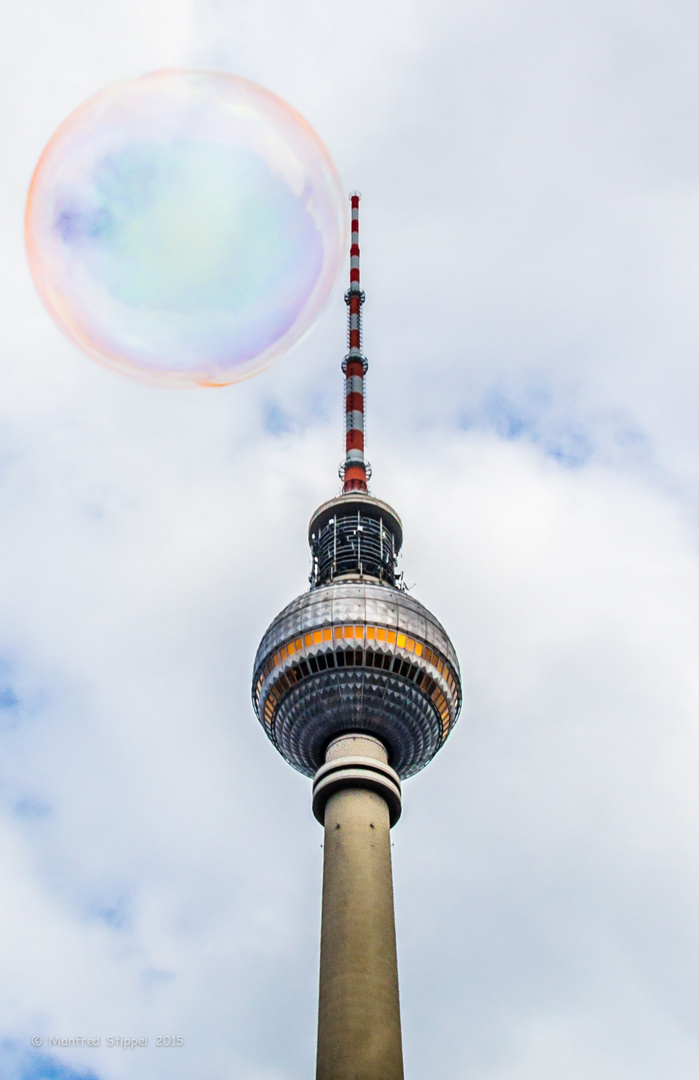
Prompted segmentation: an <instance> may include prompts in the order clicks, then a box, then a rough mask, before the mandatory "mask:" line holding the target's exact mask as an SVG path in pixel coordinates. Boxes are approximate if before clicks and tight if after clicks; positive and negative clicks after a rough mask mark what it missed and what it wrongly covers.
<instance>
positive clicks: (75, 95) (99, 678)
mask: <svg viewBox="0 0 699 1080" xmlns="http://www.w3.org/2000/svg"><path fill="white" fill-rule="evenodd" d="M698 23H699V19H698V17H697V14H696V12H695V10H694V8H693V7H692V6H691V5H689V4H685V3H682V2H680V0H673V2H672V3H670V4H669V5H668V4H665V5H662V6H661V5H660V4H659V3H657V2H655V3H653V2H650V0H648V2H645V3H641V4H634V5H631V4H627V3H624V2H622V0H614V2H613V3H612V4H611V5H609V4H606V5H602V4H595V3H589V2H587V3H583V2H582V0H578V2H576V3H571V4H566V5H562V4H554V3H545V2H543V0H529V2H527V3H525V4H524V5H522V4H511V3H508V2H506V0H495V2H493V3H487V4H486V3H469V4H466V5H451V4H449V3H447V2H446V0H440V2H439V3H438V4H436V5H432V7H431V8H425V6H424V5H422V6H421V5H418V4H416V3H408V4H401V5H395V4H392V3H384V4H379V5H377V4H373V5H369V4H364V3H360V4H355V5H352V6H350V7H348V6H347V5H344V4H339V3H325V4H319V3H311V2H306V3H298V4H295V5H292V6H291V7H290V6H289V5H286V6H284V5H281V4H279V3H277V2H276V0H275V2H274V3H272V2H270V0H265V2H264V3H257V4H252V3H231V4H228V5H216V4H214V3H213V2H212V3H208V4H204V3H200V4H197V5H193V6H192V7H190V8H187V7H186V6H185V5H184V4H182V5H172V4H169V5H162V4H160V3H156V2H155V0H147V2H146V3H145V4H140V5H133V4H128V3H127V4H126V5H124V4H122V5H120V6H118V7H117V6H115V5H113V4H111V5H110V4H107V5H106V6H105V5H102V6H101V7H94V5H93V6H89V5H87V6H86V5H84V4H82V3H76V2H74V0H71V3H70V4H68V5H65V4H64V5H63V6H62V7H61V9H60V11H59V10H58V9H57V8H52V7H48V6H47V5H46V4H45V3H44V2H43V0H33V2H32V3H30V4H29V5H25V7H24V8H22V9H19V8H17V9H16V10H15V11H14V12H13V14H12V17H11V22H8V25H7V26H6V30H7V33H6V35H5V38H4V41H5V44H4V63H3V71H4V72H5V76H4V78H5V80H6V94H5V98H4V100H5V102H6V104H5V107H4V109H3V120H4V122H5V130H6V131H7V132H8V135H7V136H6V139H7V141H8V144H9V142H10V140H11V141H12V145H13V153H12V155H10V156H8V159H7V161H6V163H5V166H4V168H3V170H2V177H1V182H2V184H3V195H4V198H3V204H2V205H3V208H4V209H3V211H2V213H1V214H0V230H1V235H2V238H3V249H4V250H5V251H6V253H7V259H6V262H5V265H4V268H3V270H2V279H1V280H2V289H3V296H4V298H5V300H6V305H5V309H6V314H5V317H4V319H3V323H2V327H1V328H0V339H1V341H2V361H1V362H0V492H1V494H2V507H3V520H2V525H1V526H0V597H2V601H1V603H0V660H2V663H1V664H0V706H2V707H1V708H0V718H2V721H3V722H2V724H1V725H0V742H1V743H2V754H1V755H0V807H1V808H2V812H1V814H0V842H1V843H2V848H3V857H2V858H3V867H4V871H3V882H2V886H1V887H0V907H1V908H2V910H3V912H5V918H4V919H3V920H2V925H3V930H2V938H1V939H0V948H1V951H2V964H1V965H0V967H1V968H2V972H3V974H2V975H1V976H0V1015H2V1017H3V1020H2V1026H1V1028H0V1037H2V1036H7V1037H8V1038H16V1039H17V1040H18V1044H17V1045H19V1046H21V1047H25V1045H27V1044H28V1040H29V1038H30V1037H31V1035H32V1034H34V1033H35V1032H37V1031H40V1032H41V1033H42V1034H44V1035H46V1036H48V1035H49V1034H51V1033H55V1034H63V1033H65V1034H71V1033H74V1032H77V1031H79V1030H81V1029H85V1030H84V1033H85V1034H89V1033H92V1031H93V1030H95V1031H97V1030H99V1032H101V1033H102V1034H103V1035H104V1036H106V1035H107V1034H109V1033H113V1034H123V1035H133V1034H137V1033H144V1034H145V1033H148V1034H149V1035H150V1036H151V1038H152V1037H154V1036H155V1035H156V1034H157V1033H158V1032H159V1031H161V1032H162V1033H165V1034H168V1033H169V1034H178V1033H181V1034H183V1035H184V1036H185V1040H186V1042H185V1046H184V1047H183V1048H181V1049H176V1048H173V1049H170V1050H168V1051H165V1050H162V1051H161V1050H156V1049H155V1048H154V1047H150V1048H149V1049H148V1051H147V1052H145V1053H144V1054H143V1055H142V1056H140V1057H138V1056H136V1052H135V1051H134V1052H133V1053H129V1054H127V1053H126V1052H123V1051H120V1052H119V1053H115V1052H113V1051H110V1052H109V1053H108V1052H107V1050H106V1048H104V1047H102V1048H100V1049H99V1050H98V1051H95V1052H94V1053H91V1054H90V1053H88V1052H85V1053H84V1052H83V1050H82V1049H80V1050H78V1049H74V1050H73V1051H69V1050H66V1051H63V1050H62V1051H60V1054H61V1056H60V1058H58V1060H59V1061H61V1062H63V1063H64V1064H66V1065H69V1064H70V1065H72V1067H73V1068H74V1069H76V1070H77V1071H78V1074H80V1070H83V1071H84V1070H86V1069H88V1068H92V1069H93V1070H95V1072H96V1073H97V1074H98V1076H99V1077H100V1080H106V1078H108V1077H115V1078H117V1077H129V1080H146V1078H148V1080H158V1078H159V1077H162V1078H163V1080H164V1078H167V1080H179V1078H182V1080H184V1078H185V1077H191V1076H193V1075H197V1076H205V1077H207V1080H208V1078H209V1077H210V1078H211V1080H219V1078H223V1077H224V1076H225V1077H227V1076H231V1075H232V1076H236V1077H239V1078H241V1080H242V1078H245V1080H296V1078H300V1077H301V1076H302V1075H308V1074H309V1073H310V1072H311V1070H312V1062H313V1053H314V1023H315V1007H316V1001H315V998H316V968H317V943H318V918H319V906H320V895H319V885H320V857H321V852H320V842H321V836H320V832H319V830H318V828H317V826H316V824H315V822H314V821H313V819H312V817H311V813H310V808H309V791H308V784H307V782H306V781H305V780H303V779H302V778H301V777H298V776H296V775H295V774H294V773H292V772H291V770H289V769H288V767H287V766H286V765H285V764H284V763H283V762H282V761H281V759H280V758H279V757H278V755H276V754H275V753H274V751H273V750H272V748H271V747H270V746H269V745H268V744H267V742H266V740H265V737H264V735H263V733H262V732H261V730H260V729H259V727H258V726H257V723H256V721H255V719H254V716H253V714H252V710H251V706H250V702H249V677H250V669H251V665H252V659H253V656H254V651H255V648H256V645H257V642H258V640H259V638H260V636H261V634H262V632H263V630H264V628H265V626H266V625H267V623H268V621H269V620H270V619H271V618H272V617H273V615H274V614H275V613H276V611H278V610H279V609H280V608H281V607H282V606H283V604H285V603H286V602H287V601H288V600H289V599H291V598H292V597H293V595H295V594H296V593H297V592H299V591H301V590H302V589H303V588H304V587H305V585H306V575H307V572H308V553H307V549H306V543H305V529H306V524H307V520H308V517H309V515H310V513H311V511H312V510H313V509H314V507H315V506H316V505H317V504H318V503H319V502H320V501H321V500H322V499H324V498H326V497H327V496H328V495H329V494H331V493H332V492H333V491H334V490H335V486H336V479H335V469H336V465H337V461H338V460H339V458H340V453H341V449H340V446H341V431H340V422H339V421H340V412H341V389H342V388H341V382H340V375H339V361H340V359H341V356H342V354H343V352H344V340H343V335H344V304H343V303H342V297H341V289H340V290H338V295H337V297H335V298H334V299H333V301H332V303H331V305H330V307H329V309H328V312H327V313H326V315H325V316H324V317H323V319H322V320H321V324H320V326H319V327H318V329H317V331H316V332H315V334H314V335H312V336H311V337H309V338H308V339H307V340H306V341H305V342H304V343H302V344H301V345H300V346H299V348H298V349H297V350H296V351H295V352H294V353H293V354H291V355H290V356H289V357H288V358H286V359H284V360H283V361H282V362H280V364H279V365H278V366H277V367H276V368H275V369H274V370H273V371H271V372H269V373H267V374H266V375H263V376H261V377H260V378H259V379H257V380H253V381H251V382H249V383H246V384H242V385H240V386H238V387H234V388H231V389H229V390H225V391H220V392H219V391H217V392H211V393H206V392H202V393H191V394H190V393H174V392H166V391H156V390H153V389H150V388H146V387H141V386H139V385H137V384H131V383H128V382H125V381H122V380H120V379H119V378H118V377H116V376H114V375H112V374H110V373H108V372H106V371H102V370H101V369H99V368H97V367H95V366H94V365H92V363H91V362H90V361H89V360H87V359H85V358H83V357H81V356H79V355H77V354H76V353H75V352H74V351H73V350H72V348H71V347H70V346H69V345H68V344H67V343H66V342H64V341H63V339H62V338H61V337H60V335H59V333H58V332H57V331H56V330H55V329H54V327H53V326H52V324H51V323H50V321H49V319H48V317H47V316H46V315H45V314H44V312H43V311H42V309H41V307H40V304H39V301H38V299H37V298H36V296H35V295H34V293H33V291H32V288H31V284H30V281H29V275H28V273H27V270H26V267H25V264H24V257H23V251H22V226H21V217H22V209H23V207H22V204H23V199H24V194H25V191H26V185H27V183H28V179H29V176H30V174H31V170H32V168H33V166H34V163H35V160H36V157H37V156H38V154H39V152H40V150H41V148H42V146H43V144H44V142H45V141H46V139H47V138H48V136H49V135H50V134H51V132H52V130H53V128H54V127H55V125H56V124H57V123H58V122H60V120H61V119H62V118H63V116H65V115H66V113H67V112H69V111H70V109H72V108H73V107H74V106H75V105H76V104H78V103H79V101H80V100H82V98H84V97H85V96H87V95H88V94H89V93H91V92H93V91H94V90H96V89H98V88H99V87H100V86H101V85H103V84H104V83H106V82H109V81H111V80H112V79H114V78H118V77H122V76H128V75H130V74H134V73H137V72H140V71H143V70H148V69H152V68H155V67H158V66H162V65H165V64H171V63H195V64H199V65H202V66H208V65H211V66H219V67H221V66H223V67H230V68H231V69H233V70H236V71H238V72H240V73H241V74H244V75H246V76H248V77H251V78H255V79H258V80H260V81H261V82H263V83H264V84H265V85H267V86H269V87H270V88H271V89H272V90H275V91H276V92H278V93H280V94H282V95H283V96H286V97H288V99H289V100H290V101H291V102H292V104H294V105H295V106H296V107H297V108H299V109H300V110H301V111H302V112H304V113H305V114H306V115H307V116H308V117H309V119H310V120H311V121H312V122H313V123H314V124H315V125H316V127H317V128H318V130H319V132H320V134H321V135H322V137H323V138H324V139H325V141H326V142H327V144H328V145H329V146H330V148H331V150H332V152H333V153H334V154H335V155H336V157H337V160H338V163H339V165H340V167H341V171H342V173H343V176H344V178H345V182H346V184H347V186H348V188H349V187H353V186H355V185H356V186H359V187H361V188H362V189H363V191H364V195H365V200H364V202H363V204H362V214H363V216H362V229H363V254H364V262H363V273H364V277H365V284H366V288H367V296H368V299H367V304H366V307H365V313H366V319H365V328H366V347H367V352H368V355H369V357H370V361H371V369H370V382H369V409H370V412H369V420H368V428H369V440H370V443H369V445H370V457H371V459H372V461H373V464H374V468H375V482H374V489H375V491H376V493H377V494H378V495H379V496H381V497H384V498H387V499H388V500H389V501H391V502H393V503H394V505H395V506H396V508H397V510H398V511H399V512H400V514H401V516H402V517H403V519H404V523H405V526H406V543H405V558H404V567H405V570H406V579H407V581H408V582H409V583H410V584H412V583H413V582H416V585H415V589H414V591H415V594H416V595H417V596H418V597H419V598H420V599H422V600H424V601H425V602H426V603H427V604H428V605H430V606H431V607H432V608H433V609H434V611H435V613H436V614H437V615H438V617H440V618H442V619H443V621H444V623H445V625H446V627H447V629H448V630H449V632H450V633H451V634H452V636H453V638H454V641H455V643H456V645H457V649H458V651H459V655H460V657H461V662H462V666H463V674H464V682H465V687H466V706H465V709H464V715H463V718H462V720H461V721H460V724H459V726H458V728H457V731H456V733H455V734H454V736H453V739H452V740H451V741H450V744H449V745H448V746H447V748H446V749H445V751H444V752H443V753H442V754H440V755H439V757H438V758H437V760H436V761H435V762H434V763H433V764H432V765H431V766H430V768H429V769H427V770H426V771H425V772H424V774H421V776H420V777H418V778H416V779H415V780H412V781H410V783H409V784H407V785H406V793H405V794H406V799H405V804H406V809H405V814H404V819H403V821H402V822H401V824H400V826H399V828H398V829H397V830H396V832H395V834H394V841H395V849H394V852H395V856H396V889H397V914H398V923H399V949H400V963H401V977H402V997H403V1009H404V1025H405V1042H406V1058H407V1068H408V1072H409V1074H410V1075H411V1076H414V1077H424V1078H428V1077H432V1076H435V1075H439V1076H444V1077H449V1078H451V1077H453V1078H455V1080H456V1078H459V1080H462V1078H463V1080H470V1078H471V1077H476V1076H478V1077H486V1078H487V1080H505V1077H507V1078H508V1080H533V1078H534V1077H536V1078H537V1080H549V1077H550V1078H551V1080H554V1078H555V1080H564V1078H565V1080H579V1078H582V1077H583V1075H584V1076H588V1075H590V1074H592V1073H594V1074H595V1075H596V1076H599V1077H602V1078H607V1077H608V1078H609V1080H612V1078H613V1080H625V1078H626V1077H628V1078H629V1080H631V1078H632V1077H633V1080H661V1078H662V1080H665V1078H666V1077H667V1076H672V1077H673V1078H674V1077H677V1078H678V1080H685V1078H686V1080H690V1078H692V1077H694V1076H695V1075H696V1073H697V1066H698V1065H699V1047H698V1045H697V1029H696V1017H695V1014H696V1008H695V1005H694V997H695V991H694V972H695V970H696V963H697V951H698V949H699V941H698V939H697V933H696V928H695V917H694V912H695V910H696V906H697V899H698V897H697V892H698V890H699V881H698V880H697V873H696V870H695V862H696V860H695V858H694V851H695V848H696V836H697V828H698V826H699V805H698V800H697V795H696V789H697V785H696V774H697V766H698V762H697V755H698V750H699V747H698V745H697V736H696V722H695V717H696V712H697V704H698V701H697V699H698V698H699V687H698V686H697V676H696V674H695V670H696V660H695V657H696V655H697V635H698V629H699V628H698V626H697V614H696V613H697V610H698V605H697V592H698V591H699V560H698V557H697V534H696V502H697V499H696V480H697V472H698V468H697V466H698V460H697V459H698V456H699V445H698V443H697V438H696V428H697V425H696V415H695V414H696V404H695V399H696V393H695V391H696V378H697V376H696V370H697V365H696V362H695V356H696V354H697V345H698V344H699V342H698V338H699V327H698V326H697V322H696V303H695V298H694V294H695V292H696V285H697V271H696V265H697V263H696V257H695V248H696V237H697V220H698V217H697V206H698V199H699V186H698V182H697V181H698V176H697V173H698V169H699V162H698V160H697V153H696V150H695V139H694V128H695V127H696V123H695V120H696V113H697V107H698V101H699V94H698V90H699V82H698V80H697V74H696V64H695V53H696V43H697V34H698V32H699V25H698ZM13 694H14V697H13V696H12V695H13ZM15 698H16V703H15ZM44 1049H45V1048H44ZM3 1052H4V1053H6V1060H7V1062H10V1059H11V1057H12V1061H13V1062H14V1064H12V1065H11V1066H10V1065H9V1064H7V1065H6V1071H7V1072H9V1071H10V1068H12V1069H14V1070H15V1073H16V1074H17V1076H18V1077H19V1076H21V1075H22V1073H21V1067H20V1066H19V1065H17V1060H18V1059H17V1053H18V1051H17V1050H16V1049H12V1050H8V1049H7V1048H6V1050H5V1051H3ZM42 1052H43V1051H42ZM12 1055H14V1056H12ZM55 1057H56V1054H54V1058H55ZM35 1060H36V1059H35ZM2 1061H3V1059H2V1056H1V1054H0V1062H2ZM4 1067H5V1066H4ZM18 1070H19V1071H18ZM25 1075H26V1076H28V1075H29V1074H25ZM13 1080H14V1077H13ZM23 1080H25V1078H24V1077H23ZM61 1080H63V1078H61ZM65 1080H70V1077H68V1076H66V1078H65Z"/></svg>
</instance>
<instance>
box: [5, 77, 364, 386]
mask: <svg viewBox="0 0 699 1080" xmlns="http://www.w3.org/2000/svg"><path fill="white" fill-rule="evenodd" d="M345 236H346V210H345V199H344V197H343V193H342V191H341V188H340V184H339V181H338V177H337V173H336V171H335V168H334V165H333V163H332V161H331V159H330V157H329V155H328V152H327V150H326V149H325V147H324V146H323V144H322V143H321V141H320V140H319V138H318V136H317V135H316V134H315V132H314V131H313V129H312V128H311V127H310V126H309V125H308V124H307V123H306V121H305V120H304V119H303V117H301V116H300V115H299V114H298V113H297V112H295V110H294V109H292V108H291V106H289V105H287V103H286V102H284V101H282V99H281V98H278V97H276V96H275V95H274V94H271V93H269V91H267V90H264V89H263V88H262V87H260V86H257V85H256V84H255V83H252V82H249V81H248V80H247V79H242V78H239V77H238V76H235V75H229V74H224V73H218V72H198V71H180V70H167V71H160V72H154V73H152V74H150V75H144V76H142V77H140V78H135V79H129V80H126V81H124V82H119V83H116V84H115V85H113V86H110V87H107V89H105V90H102V91H101V92H100V93H98V94H96V95H95V96H94V97H92V98H90V99H89V100H88V101H86V102H85V103H84V104H83V105H82V106H81V107H80V108H78V109H76V111H75V112H74V113H72V114H71V115H70V116H69V117H68V119H67V120H65V122H64V123H63V124H62V125H61V126H60V127H59V129H58V130H57V132H56V133H55V135H54V136H53V138H52V139H51V141H50V142H49V144H48V146H47V147H46V149H45V150H44V153H43V155H42V157H41V159H40V161H39V164H38V165H37V168H36V172H35V173H34V178H33V180H32V183H31V187H30V190H29V198H28V202H27V216H26V241H27V252H28V256H29V264H30V267H31V271H32V275H33V277H34V282H35V284H36V287H37V289H38V291H39V295H40V296H41V298H42V300H43V302H44V304H45V305H46V307H47V308H48V310H49V312H50V313H51V315H52V316H53V318H54V319H55V320H56V322H57V323H58V325H59V326H60V327H61V329H63V330H64V331H65V332H66V333H67V334H68V336H69V337H70V338H71V339H72V340H73V341H74V342H75V343H76V344H77V345H79V347H80V348H81V349H83V350H84V351H85V352H87V353H89V355H90V356H92V357H94V358H95V359H96V360H99V361H101V362H102V363H104V364H107V365H108V366H109V367H111V368H115V369H116V370H118V371H121V372H123V373H124V374H126V375H132V376H134V377H136V378H139V379H142V380H145V381H147V382H151V383H157V384H160V385H165V386H192V385H205V386H220V385H225V384H227V383H231V382H236V381H237V380H239V379H243V378H246V377H247V376H249V375H253V374H255V373H256V372H258V371H261V370H263V369H264V368H266V367H268V366H269V364H270V363H271V362H272V360H273V359H274V357H275V356H277V355H278V354H279V353H280V352H282V351H283V350H284V349H288V348H289V347H290V346H291V345H292V344H293V343H294V342H295V341H297V340H298V338H299V337H300V336H301V335H302V334H303V333H304V332H305V331H306V330H307V329H308V328H309V326H310V325H311V323H312V322H313V320H314V319H315V318H316V316H317V315H318V313H319V311H320V309H321V307H322V306H323V304H324V302H325V300H326V298H327V295H328V292H329V291H330V288H331V286H332V284H333V281H334V280H335V277H336V274H337V270H338V267H339V265H340V260H341V258H342V254H343V251H344V246H345Z"/></svg>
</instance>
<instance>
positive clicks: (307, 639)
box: [303, 634, 313, 648]
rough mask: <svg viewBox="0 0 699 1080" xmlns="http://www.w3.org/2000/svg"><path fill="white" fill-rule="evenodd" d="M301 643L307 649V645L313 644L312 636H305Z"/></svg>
mask: <svg viewBox="0 0 699 1080" xmlns="http://www.w3.org/2000/svg"><path fill="white" fill-rule="evenodd" d="M303 643H304V645H305V646H306V648H308V646H309V645H312V644H313V634H306V636H305V638H304V639H303Z"/></svg>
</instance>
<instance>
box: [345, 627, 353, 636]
mask: <svg viewBox="0 0 699 1080" xmlns="http://www.w3.org/2000/svg"><path fill="white" fill-rule="evenodd" d="M345 637H354V627H353V626H346V627H345Z"/></svg>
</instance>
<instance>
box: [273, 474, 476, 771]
mask: <svg viewBox="0 0 699 1080" xmlns="http://www.w3.org/2000/svg"><path fill="white" fill-rule="evenodd" d="M309 538H310V543H311V550H312V553H313V572H312V575H311V589H310V591H309V592H307V593H304V594H303V595H302V596H299V597H297V599H296V600H293V601H292V603H290V604H289V605H287V607H285V608H284V610H283V611H282V612H280V614H279V615H278V616H277V617H276V619H275V620H274V621H273V622H272V624H271V625H270V627H269V629H268V630H267V632H266V633H265V635H264V637H263V638H262V642H261V644H260V647H259V649H258V651H257V656H256V658H255V666H254V675H253V692H252V696H253V705H254V707H255V711H256V712H257V715H258V717H259V719H260V721H261V722H262V725H263V727H264V729H265V731H266V732H267V734H268V736H269V738H270V739H271V740H272V742H273V743H274V745H275V746H276V747H277V749H278V750H279V752H280V753H281V754H282V756H283V757H284V758H286V760H287V761H288V762H289V763H290V764H291V765H293V766H294V767H295V768H297V769H298V770H299V771H300V772H302V773H305V774H306V775H307V776H313V775H314V773H316V772H317V770H318V769H319V768H320V767H321V766H322V764H323V762H324V760H325V756H324V755H325V749H326V747H327V745H328V743H329V742H330V741H331V740H332V739H334V738H336V737H337V736H338V735H341V734H343V733H344V732H365V733H366V734H369V735H373V736H374V737H375V738H378V739H380V740H381V742H382V743H383V744H384V745H385V746H386V748H387V750H388V755H389V763H390V764H391V766H392V767H393V768H394V769H395V771H396V772H397V773H398V775H399V776H400V777H402V778H404V777H407V776H411V775H412V774H413V773H415V772H417V771H418V770H419V769H421V768H423V766H425V765H426V764H427V763H428V761H430V760H431V758H432V757H434V755H435V754H436V752H437V750H439V748H440V746H441V745H442V744H443V742H444V740H445V739H446V738H447V736H448V734H449V732H450V730H451V728H452V727H453V725H454V723H455V722H456V719H457V716H458V713H459V708H460V705H461V682H460V675H459V664H458V660H457V658H456V653H455V651H454V647H453V645H452V643H451V641H450V640H449V637H448V636H447V633H446V631H445V630H444V628H443V627H442V625H441V623H440V622H438V620H437V619H436V618H435V617H434V615H432V614H431V612H429V611H428V610H427V608H426V607H425V606H424V605H423V604H421V603H420V602H419V600H416V599H415V598H414V597H412V596H410V595H409V594H408V593H407V592H406V591H405V590H404V589H402V588H399V587H397V585H396V569H395V563H396V557H397V555H398V551H399V549H400V546H401V543H402V526H401V523H400V519H399V518H398V515H397V514H396V513H395V511H394V510H392V509H391V508H390V507H389V506H388V505H387V504H386V503H382V502H380V501H379V500H378V499H375V498H373V497H372V496H370V495H368V494H367V493H358V492H356V491H351V492H348V493H346V494H343V495H340V496H339V497H338V498H336V499H333V500H331V501H330V502H328V503H325V504H324V505H323V506H321V507H320V508H319V509H318V510H317V511H316V513H315V514H314V515H313V517H312V519H311V523H310V526H309Z"/></svg>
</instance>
